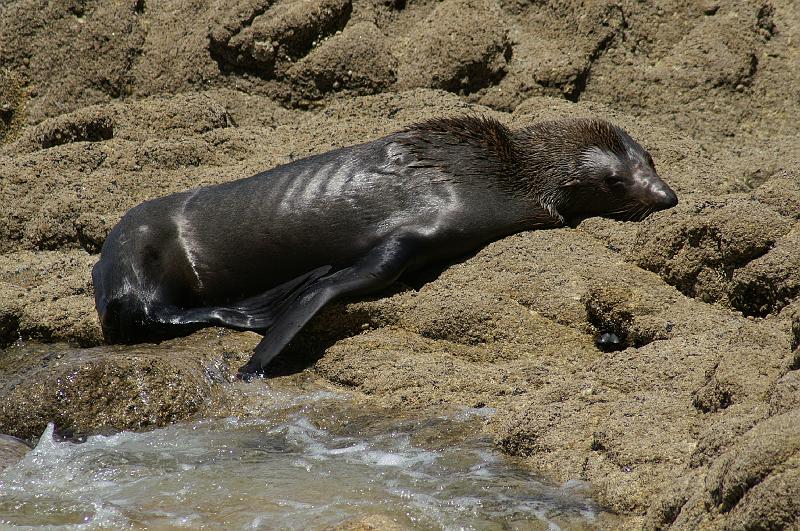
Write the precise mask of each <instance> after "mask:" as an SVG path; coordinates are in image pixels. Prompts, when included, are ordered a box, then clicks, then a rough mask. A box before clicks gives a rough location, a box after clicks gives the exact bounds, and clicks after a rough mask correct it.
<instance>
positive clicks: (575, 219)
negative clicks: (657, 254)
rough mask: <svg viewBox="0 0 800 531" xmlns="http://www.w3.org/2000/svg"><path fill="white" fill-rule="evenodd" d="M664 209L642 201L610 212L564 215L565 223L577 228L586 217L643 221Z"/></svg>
mask: <svg viewBox="0 0 800 531" xmlns="http://www.w3.org/2000/svg"><path fill="white" fill-rule="evenodd" d="M658 210H663V209H662V208H657V207H654V206H652V205H645V204H642V203H633V204H627V205H625V206H621V207H619V208H617V209H615V210H612V211H610V212H597V213H594V214H574V215H572V216H564V224H565V225H566V226H568V227H572V228H575V227H577V226H578V225H580V224H581V222H582V221H583V220H585V219H589V218H607V219H614V220H617V221H642V220H643V219H645V218H646V217H647V216H649V215H650V214H652V213H653V212H656V211H658Z"/></svg>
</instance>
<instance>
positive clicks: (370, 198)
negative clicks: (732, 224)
mask: <svg viewBox="0 0 800 531" xmlns="http://www.w3.org/2000/svg"><path fill="white" fill-rule="evenodd" d="M675 202H677V199H676V198H675V196H674V193H673V192H672V191H671V190H670V189H669V187H668V186H666V184H664V183H663V181H661V180H660V178H659V177H658V176H657V174H656V173H655V168H654V167H653V166H652V158H651V157H650V155H649V154H647V152H646V151H644V149H643V148H641V146H639V145H638V144H637V143H636V142H635V141H633V139H631V138H630V137H629V136H628V135H627V134H626V133H625V132H624V131H622V130H621V129H619V128H618V127H616V126H614V125H612V124H610V123H608V122H604V121H601V120H591V119H574V120H562V121H554V122H541V123H538V124H535V125H532V126H530V127H528V128H524V129H521V130H517V131H512V130H510V129H508V128H507V127H506V126H504V125H503V124H501V123H500V122H498V121H497V120H494V119H491V118H486V117H476V116H462V117H454V118H440V119H434V120H429V121H427V122H423V123H420V124H417V125H414V126H411V127H409V128H407V129H405V130H402V131H400V132H398V133H395V134H393V135H389V136H388V137H385V138H382V139H378V140H374V141H372V142H368V143H366V144H361V145H357V146H351V147H348V148H343V149H339V150H334V151H331V152H328V153H323V154H320V155H316V156H313V157H309V158H306V159H302V160H299V161H296V162H294V163H291V164H287V165H284V166H279V167H276V168H274V169H272V170H269V171H267V172H264V173H261V174H258V175H255V176H253V177H250V178H248V179H242V180H239V181H233V182H229V183H225V184H221V185H217V186H212V187H205V188H198V189H194V190H191V191H189V192H183V193H179V194H173V195H170V196H166V197H163V198H159V199H154V200H152V201H148V202H145V203H143V204H141V205H139V206H137V207H135V208H133V209H131V211H129V212H128V213H127V214H126V215H125V216H124V217H123V219H122V220H121V221H120V223H119V224H118V225H117V226H116V227H114V229H113V230H112V231H111V233H110V234H109V236H108V238H107V239H106V242H105V243H104V245H103V250H102V253H101V259H100V261H99V262H98V263H97V264H96V266H95V268H94V269H93V280H94V284H95V302H96V307H97V310H98V314H99V316H100V320H101V324H102V327H103V332H104V336H105V338H106V340H107V341H109V342H123V343H134V342H139V341H147V340H160V339H163V338H165V337H172V336H176V335H181V334H186V333H190V332H191V331H193V330H196V329H198V328H200V327H203V326H226V327H229V328H235V329H239V330H256V331H261V332H266V335H265V339H264V340H262V342H261V343H260V344H259V345H258V347H257V348H256V352H255V354H254V355H253V358H252V359H251V360H250V362H249V363H248V364H247V366H245V367H244V368H243V372H245V373H253V372H258V371H260V370H262V369H263V368H264V367H265V366H266V365H267V364H268V363H269V361H270V360H271V359H272V358H273V357H274V356H275V355H277V354H278V353H279V352H280V351H281V350H282V349H283V347H284V346H285V345H286V344H287V343H288V342H289V341H290V340H291V339H292V337H294V335H295V334H296V333H297V332H298V331H299V330H300V328H302V326H303V325H304V324H305V323H306V322H307V321H308V320H309V319H311V317H313V315H314V314H315V313H316V312H317V311H319V309H321V308H322V307H323V306H324V305H325V304H327V303H328V302H330V301H331V300H333V299H336V298H338V297H340V296H343V295H349V296H353V295H356V296H357V295H360V294H365V293H370V292H374V291H376V290H379V289H382V288H384V287H386V286H387V285H389V284H390V283H391V282H393V281H394V280H395V279H396V278H397V277H398V276H399V275H401V274H403V273H404V272H406V271H412V270H415V269H420V268H422V267H427V266H430V265H435V264H439V263H442V262H444V261H447V260H452V259H453V258H454V257H457V256H460V255H462V254H464V253H465V252H470V251H474V250H475V249H477V248H480V247H481V246H483V245H485V244H486V243H488V242H490V241H493V240H496V239H498V238H501V237H503V236H506V235H509V234H513V233H515V232H519V231H521V230H530V229H535V228H549V227H558V226H562V225H564V224H565V223H573V222H575V221H576V220H579V219H581V218H583V217H588V216H592V215H604V216H609V217H622V218H623V219H624V218H630V219H639V218H641V217H644V216H645V215H647V214H648V213H649V212H651V211H653V210H656V209H661V208H669V207H670V206H673V205H674V204H675ZM231 213H233V215H231Z"/></svg>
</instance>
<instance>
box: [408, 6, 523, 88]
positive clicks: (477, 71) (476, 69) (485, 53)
mask: <svg viewBox="0 0 800 531" xmlns="http://www.w3.org/2000/svg"><path fill="white" fill-rule="evenodd" d="M503 28H504V24H503V22H502V14H501V11H500V9H499V6H498V5H497V4H495V3H493V2H488V3H486V2H475V1H472V0H445V1H444V2H442V3H440V4H438V5H437V7H436V9H435V10H434V11H433V13H431V14H430V16H429V17H428V18H427V19H426V20H425V21H424V22H422V23H421V24H420V25H419V26H418V27H416V28H415V29H414V30H413V31H412V32H411V34H410V35H409V36H408V37H407V41H406V43H405V45H404V46H403V50H402V52H400V53H402V56H401V60H400V67H399V69H398V73H397V79H398V85H399V86H400V87H401V88H411V87H431V88H441V89H445V90H449V91H452V92H462V93H470V92H474V91H475V90H477V89H479V88H482V87H485V86H488V85H492V84H494V83H496V82H497V81H498V80H500V79H501V78H502V77H503V75H505V72H506V65H507V60H508V58H509V57H510V49H511V48H510V45H509V42H508V37H507V33H506V31H505V30H504V29H503Z"/></svg>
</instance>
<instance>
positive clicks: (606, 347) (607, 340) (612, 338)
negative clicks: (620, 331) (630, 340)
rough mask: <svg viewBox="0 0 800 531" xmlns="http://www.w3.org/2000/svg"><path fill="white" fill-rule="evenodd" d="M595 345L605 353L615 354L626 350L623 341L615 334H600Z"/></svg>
mask: <svg viewBox="0 0 800 531" xmlns="http://www.w3.org/2000/svg"><path fill="white" fill-rule="evenodd" d="M594 343H595V345H597V348H599V349H600V350H602V351H603V352H614V351H616V350H622V349H624V348H625V344H624V342H623V341H622V339H620V337H619V336H618V335H617V334H615V333H614V332H600V333H599V334H597V338H596V339H595V341H594Z"/></svg>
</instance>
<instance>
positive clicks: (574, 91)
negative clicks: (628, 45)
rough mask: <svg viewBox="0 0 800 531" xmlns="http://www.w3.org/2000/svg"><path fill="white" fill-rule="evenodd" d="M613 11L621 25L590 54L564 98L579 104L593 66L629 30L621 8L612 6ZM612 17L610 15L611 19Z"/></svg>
mask: <svg viewBox="0 0 800 531" xmlns="http://www.w3.org/2000/svg"><path fill="white" fill-rule="evenodd" d="M611 9H613V10H616V11H617V12H618V13H619V16H620V24H619V26H618V27H617V28H614V29H612V30H611V31H610V32H609V33H608V35H606V36H605V37H603V38H602V39H601V40H600V41H599V42H598V43H597V44H596V45H595V47H594V49H593V50H592V51H591V53H590V54H589V57H588V58H587V60H586V65H585V67H584V68H583V69H582V70H581V71H580V72H579V73H578V75H577V76H576V77H575V81H574V82H573V85H572V87H571V89H570V90H568V91H566V92H565V93H564V98H566V99H567V100H569V101H571V102H573V103H577V102H578V101H579V100H580V98H581V95H582V94H583V92H584V91H585V90H586V84H587V83H588V82H589V76H590V74H591V71H592V66H593V65H594V63H595V61H597V60H598V59H599V58H600V57H601V56H602V55H603V54H604V53H605V52H606V50H608V49H609V48H610V47H611V43H612V42H614V39H615V38H616V37H617V35H619V34H620V33H622V32H623V31H624V30H625V29H627V21H626V20H625V13H624V12H623V11H622V8H621V7H620V6H611ZM610 17H611V15H609V18H610Z"/></svg>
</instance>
